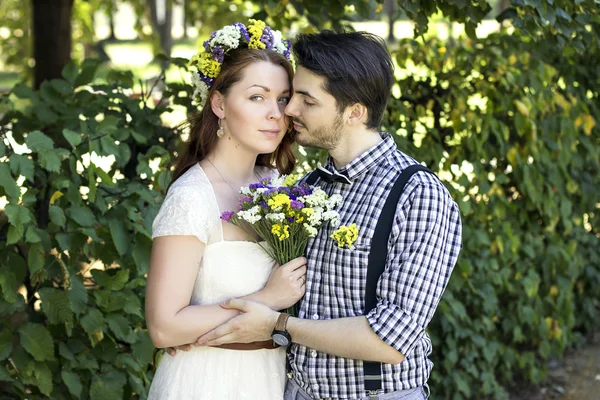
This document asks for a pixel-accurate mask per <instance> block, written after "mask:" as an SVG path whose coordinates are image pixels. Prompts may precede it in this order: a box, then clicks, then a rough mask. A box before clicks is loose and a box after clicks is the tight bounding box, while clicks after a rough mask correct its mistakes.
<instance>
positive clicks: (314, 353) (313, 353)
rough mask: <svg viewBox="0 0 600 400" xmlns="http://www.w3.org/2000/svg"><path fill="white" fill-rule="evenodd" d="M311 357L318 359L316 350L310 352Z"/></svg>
mask: <svg viewBox="0 0 600 400" xmlns="http://www.w3.org/2000/svg"><path fill="white" fill-rule="evenodd" d="M310 356H311V357H313V358H314V357H316V356H317V351H316V350H313V351H311V352H310ZM317 386H318V385H317Z"/></svg>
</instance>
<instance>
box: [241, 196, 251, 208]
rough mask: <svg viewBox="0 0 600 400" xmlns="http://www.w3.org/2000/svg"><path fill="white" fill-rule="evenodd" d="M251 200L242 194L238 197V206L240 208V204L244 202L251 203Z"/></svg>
mask: <svg viewBox="0 0 600 400" xmlns="http://www.w3.org/2000/svg"><path fill="white" fill-rule="evenodd" d="M251 202H252V198H251V197H248V196H244V197H242V198H241V199H240V201H239V202H238V204H239V205H240V208H242V206H243V205H244V203H251Z"/></svg>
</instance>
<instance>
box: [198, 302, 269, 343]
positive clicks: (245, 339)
mask: <svg viewBox="0 0 600 400" xmlns="http://www.w3.org/2000/svg"><path fill="white" fill-rule="evenodd" d="M221 307H223V308H226V309H230V310H239V311H241V312H242V314H240V315H238V316H237V317H234V318H232V319H230V320H229V321H227V322H226V323H224V324H223V325H221V326H219V327H217V328H215V329H213V330H212V331H210V332H208V333H206V334H204V335H202V336H201V337H199V338H198V340H197V341H196V343H195V345H196V346H200V345H203V346H220V345H222V344H226V343H251V342H260V341H264V340H269V339H271V333H272V332H273V328H274V327H275V323H277V317H278V316H279V313H278V312H277V311H273V310H271V309H270V308H269V307H267V306H265V305H263V304H260V303H256V302H253V301H248V300H240V299H230V300H227V301H226V302H225V303H223V304H221Z"/></svg>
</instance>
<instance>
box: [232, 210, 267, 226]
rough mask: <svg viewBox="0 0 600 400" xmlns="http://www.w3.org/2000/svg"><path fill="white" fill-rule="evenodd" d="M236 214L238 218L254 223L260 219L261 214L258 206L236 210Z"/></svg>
mask: <svg viewBox="0 0 600 400" xmlns="http://www.w3.org/2000/svg"><path fill="white" fill-rule="evenodd" d="M237 216H238V217H239V218H240V219H243V220H244V221H246V222H249V223H251V224H255V223H256V222H258V221H260V220H261V219H262V216H261V215H260V207H259V206H254V207H252V208H251V209H249V210H247V211H243V210H242V211H238V213H237Z"/></svg>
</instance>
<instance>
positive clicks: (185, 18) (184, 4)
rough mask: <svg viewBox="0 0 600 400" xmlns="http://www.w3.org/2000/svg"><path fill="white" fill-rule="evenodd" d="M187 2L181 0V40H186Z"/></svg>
mask: <svg viewBox="0 0 600 400" xmlns="http://www.w3.org/2000/svg"><path fill="white" fill-rule="evenodd" d="M187 6H188V5H187V0H183V7H182V10H183V36H182V38H183V39H187V38H188V34H187V25H188V24H187Z"/></svg>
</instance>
